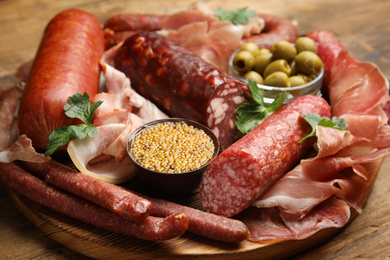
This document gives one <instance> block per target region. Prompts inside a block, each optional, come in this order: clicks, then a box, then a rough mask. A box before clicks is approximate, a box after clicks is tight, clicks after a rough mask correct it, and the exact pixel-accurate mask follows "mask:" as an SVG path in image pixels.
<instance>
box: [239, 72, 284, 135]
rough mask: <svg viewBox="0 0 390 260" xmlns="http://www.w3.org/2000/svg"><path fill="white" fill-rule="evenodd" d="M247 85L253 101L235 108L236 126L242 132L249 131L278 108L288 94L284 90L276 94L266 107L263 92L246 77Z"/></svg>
mask: <svg viewBox="0 0 390 260" xmlns="http://www.w3.org/2000/svg"><path fill="white" fill-rule="evenodd" d="M248 86H249V89H250V90H251V93H252V98H253V101H254V103H246V104H244V105H242V106H240V107H239V108H238V109H237V114H238V116H237V128H238V130H239V131H240V132H241V133H242V134H247V133H249V132H250V131H251V130H252V129H254V128H255V127H256V126H258V125H259V124H261V123H262V122H263V121H264V120H265V119H266V118H267V117H268V116H269V115H270V114H272V113H273V112H275V111H276V110H278V109H279V108H280V107H281V106H282V105H283V102H284V100H285V99H286V98H287V96H288V94H287V92H286V91H283V92H282V93H280V94H278V95H277V97H276V98H275V100H274V101H273V102H272V104H270V105H269V106H268V107H266V106H264V100H263V93H262V92H261V90H260V89H259V88H258V86H257V84H256V82H255V81H253V80H251V79H248Z"/></svg>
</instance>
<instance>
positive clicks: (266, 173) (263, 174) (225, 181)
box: [200, 95, 330, 217]
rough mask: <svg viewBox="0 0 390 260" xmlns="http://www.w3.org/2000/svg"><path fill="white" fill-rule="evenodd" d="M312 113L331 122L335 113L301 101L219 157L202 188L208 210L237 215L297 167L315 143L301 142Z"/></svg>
mask: <svg viewBox="0 0 390 260" xmlns="http://www.w3.org/2000/svg"><path fill="white" fill-rule="evenodd" d="M308 113H317V114H319V115H320V116H325V117H330V108H329V105H328V103H327V102H326V101H325V100H324V99H323V98H321V97H318V96H313V95H307V96H302V97H298V98H296V99H294V100H293V101H291V102H290V103H288V104H286V105H284V106H283V107H281V108H280V109H279V110H277V111H276V112H275V113H273V114H272V115H270V116H269V117H268V118H267V119H266V120H265V121H264V122H263V123H261V124H260V125H259V126H257V127H256V128H255V129H253V130H252V131H251V132H249V133H248V134H247V135H245V136H244V137H243V138H241V139H240V140H238V141H237V142H236V143H234V144H233V145H231V146H230V147H229V148H228V149H226V150H225V151H224V152H222V153H221V154H220V155H219V156H217V158H216V159H214V161H213V162H212V163H211V164H210V165H209V166H208V168H207V169H206V171H205V172H204V173H203V176H202V180H201V183H200V199H201V202H202V205H203V207H204V208H205V209H206V210H207V211H208V212H212V213H215V214H218V215H223V216H226V217H231V216H234V215H236V214H238V213H239V212H241V211H242V210H244V209H245V208H247V207H248V206H249V205H250V204H251V203H252V202H253V201H254V200H255V199H256V198H258V197H259V196H260V195H261V194H262V193H263V192H264V191H265V190H267V189H268V188H269V187H270V186H271V185H272V184H273V183H275V181H276V180H278V179H279V178H280V177H282V176H283V175H284V174H285V173H286V172H287V171H288V170H290V169H291V168H292V167H293V166H294V165H296V164H297V163H298V161H299V160H300V158H302V156H303V155H305V154H306V153H307V152H308V151H309V150H310V149H311V147H312V145H313V142H314V141H315V139H313V138H309V139H306V140H305V141H304V142H302V143H299V141H300V140H301V139H302V138H303V137H305V136H306V135H307V134H308V133H310V131H311V130H310V126H309V124H308V123H307V122H305V120H304V119H303V118H302V117H301V116H303V115H305V114H308Z"/></svg>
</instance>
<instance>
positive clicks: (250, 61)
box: [233, 51, 255, 72]
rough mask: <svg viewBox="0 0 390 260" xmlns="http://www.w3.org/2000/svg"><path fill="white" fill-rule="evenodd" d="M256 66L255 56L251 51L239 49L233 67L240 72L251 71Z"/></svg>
mask: <svg viewBox="0 0 390 260" xmlns="http://www.w3.org/2000/svg"><path fill="white" fill-rule="evenodd" d="M253 66H255V57H254V56H253V54H252V53H251V52H249V51H239V52H238V53H237V54H236V55H235V56H234V58H233V67H234V68H235V69H236V70H237V71H239V72H247V71H250V70H251V69H252V68H253Z"/></svg>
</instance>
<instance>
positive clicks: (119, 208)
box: [17, 160, 152, 221]
mask: <svg viewBox="0 0 390 260" xmlns="http://www.w3.org/2000/svg"><path fill="white" fill-rule="evenodd" d="M17 164H18V165H19V166H21V167H22V168H23V169H25V170H27V171H28V172H30V173H32V174H33V175H36V176H38V177H40V178H42V179H44V180H45V181H46V182H47V183H49V184H51V185H53V186H55V187H57V188H60V189H62V190H66V191H68V192H70V193H72V194H75V195H77V196H80V197H82V198H84V199H86V200H89V201H91V202H94V203H96V204H97V205H99V206H101V207H104V208H106V209H108V210H111V211H112V212H114V213H116V214H118V215H120V216H123V217H126V218H129V219H131V220H134V221H141V220H144V219H145V218H146V217H147V216H149V214H150V212H151V208H152V204H151V203H150V201H148V200H146V199H144V198H141V197H139V196H137V195H135V194H133V193H132V192H130V191H128V190H125V189H124V188H122V187H120V186H117V185H114V184H111V183H108V182H105V181H102V180H99V179H96V178H94V177H91V176H89V175H86V174H83V173H80V172H78V171H76V170H73V169H71V168H69V167H67V166H65V165H63V164H61V163H58V162H56V161H54V160H50V161H48V162H45V163H32V162H25V161H20V162H18V163H17Z"/></svg>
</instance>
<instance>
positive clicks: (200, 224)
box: [140, 195, 249, 243]
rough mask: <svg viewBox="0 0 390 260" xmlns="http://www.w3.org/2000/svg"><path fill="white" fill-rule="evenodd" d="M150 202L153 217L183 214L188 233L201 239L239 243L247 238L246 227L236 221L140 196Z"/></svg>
mask: <svg viewBox="0 0 390 260" xmlns="http://www.w3.org/2000/svg"><path fill="white" fill-rule="evenodd" d="M140 196H142V197H144V198H146V199H148V200H149V201H150V202H152V205H153V206H152V212H151V213H150V214H151V215H153V216H157V217H167V216H169V215H172V214H182V213H183V214H185V215H186V216H187V217H188V231H189V232H191V233H193V234H197V235H200V236H203V237H208V238H212V239H215V240H218V241H224V242H228V243H239V242H241V241H243V240H245V239H247V238H248V237H249V231H248V228H247V227H246V225H245V224H244V223H243V222H241V221H239V220H236V219H231V218H226V217H222V216H218V215H215V214H211V213H207V212H204V211H201V210H198V209H194V208H190V207H187V206H183V205H180V204H177V203H174V202H171V201H166V200H163V199H157V198H153V197H149V196H146V195H140Z"/></svg>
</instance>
